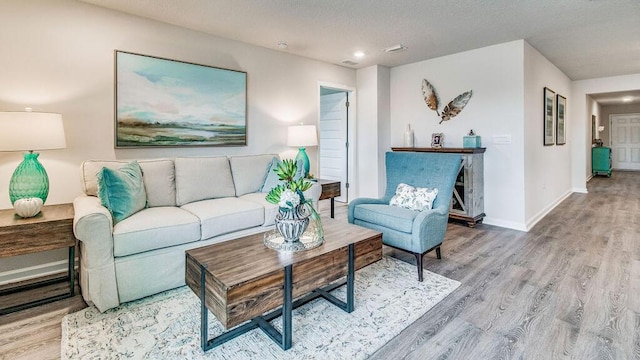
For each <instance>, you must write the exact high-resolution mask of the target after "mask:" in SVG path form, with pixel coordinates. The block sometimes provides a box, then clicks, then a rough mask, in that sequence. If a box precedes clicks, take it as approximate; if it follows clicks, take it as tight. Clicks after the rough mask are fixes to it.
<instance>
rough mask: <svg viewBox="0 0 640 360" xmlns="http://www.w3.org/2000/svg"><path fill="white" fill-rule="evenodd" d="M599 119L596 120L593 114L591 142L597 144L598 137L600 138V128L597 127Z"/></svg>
mask: <svg viewBox="0 0 640 360" xmlns="http://www.w3.org/2000/svg"><path fill="white" fill-rule="evenodd" d="M597 123H598V121H597V120H596V116H595V115H591V143H592V144H595V143H596V139H597V138H598V129H597V128H596V124H597Z"/></svg>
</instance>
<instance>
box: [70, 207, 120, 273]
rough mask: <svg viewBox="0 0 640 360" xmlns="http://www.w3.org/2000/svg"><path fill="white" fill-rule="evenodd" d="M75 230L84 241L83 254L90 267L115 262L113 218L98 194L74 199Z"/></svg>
mask: <svg viewBox="0 0 640 360" xmlns="http://www.w3.org/2000/svg"><path fill="white" fill-rule="evenodd" d="M73 210H74V218H73V232H74V234H75V235H76V238H77V239H78V240H80V241H82V243H83V244H82V245H83V247H82V249H83V253H82V256H83V258H84V260H83V261H84V262H85V264H86V265H87V266H89V267H96V266H101V265H104V264H107V263H112V262H113V219H112V217H111V213H110V212H109V210H108V209H107V208H105V207H104V206H102V204H101V203H100V199H98V198H97V197H96V196H87V195H80V196H78V197H77V198H75V200H73Z"/></svg>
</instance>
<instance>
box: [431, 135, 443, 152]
mask: <svg viewBox="0 0 640 360" xmlns="http://www.w3.org/2000/svg"><path fill="white" fill-rule="evenodd" d="M442 144H444V134H443V133H433V134H431V147H432V148H437V149H439V148H441V147H442Z"/></svg>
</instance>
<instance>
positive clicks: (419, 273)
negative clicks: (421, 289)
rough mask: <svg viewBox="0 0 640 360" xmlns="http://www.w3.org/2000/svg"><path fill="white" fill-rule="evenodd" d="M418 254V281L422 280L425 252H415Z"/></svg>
mask: <svg viewBox="0 0 640 360" xmlns="http://www.w3.org/2000/svg"><path fill="white" fill-rule="evenodd" d="M414 255H415V256H416V262H417V263H418V281H420V282H422V256H423V255H424V254H418V253H415V254H414Z"/></svg>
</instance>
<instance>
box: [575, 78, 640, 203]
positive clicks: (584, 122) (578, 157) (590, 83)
mask: <svg viewBox="0 0 640 360" xmlns="http://www.w3.org/2000/svg"><path fill="white" fill-rule="evenodd" d="M638 88H640V74H632V75H624V76H612V77H606V78H598V79H589V80H580V81H574V82H572V83H571V97H572V98H573V99H574V100H573V101H572V102H570V103H568V104H567V105H568V107H569V109H570V111H571V113H572V114H573V119H574V126H572V131H573V132H574V134H573V136H572V141H573V146H572V148H571V158H572V167H571V175H572V176H571V177H572V184H573V188H574V191H579V190H581V191H584V192H586V191H587V179H589V178H590V177H591V113H592V112H593V108H592V107H590V106H589V104H588V101H587V95H589V94H598V93H607V92H616V91H626V90H637V89H638ZM600 117H601V116H598V119H600ZM598 121H600V120H598Z"/></svg>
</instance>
